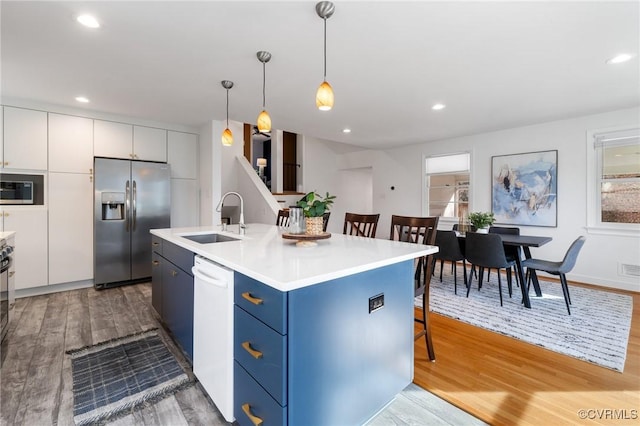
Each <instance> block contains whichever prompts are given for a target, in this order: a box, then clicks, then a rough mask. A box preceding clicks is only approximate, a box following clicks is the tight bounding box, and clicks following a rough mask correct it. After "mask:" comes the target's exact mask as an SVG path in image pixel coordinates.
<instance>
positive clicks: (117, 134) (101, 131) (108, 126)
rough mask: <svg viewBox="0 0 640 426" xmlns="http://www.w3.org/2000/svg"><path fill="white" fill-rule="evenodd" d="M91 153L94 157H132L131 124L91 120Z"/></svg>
mask: <svg viewBox="0 0 640 426" xmlns="http://www.w3.org/2000/svg"><path fill="white" fill-rule="evenodd" d="M93 153H94V155H95V156H96V157H110V158H125V159H129V160H130V159H132V158H133V126H132V125H131V124H123V123H114V122H112V121H102V120H94V121H93Z"/></svg>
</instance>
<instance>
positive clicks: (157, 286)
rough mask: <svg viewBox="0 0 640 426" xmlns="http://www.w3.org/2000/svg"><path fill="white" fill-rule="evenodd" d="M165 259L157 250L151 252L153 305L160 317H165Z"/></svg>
mask: <svg viewBox="0 0 640 426" xmlns="http://www.w3.org/2000/svg"><path fill="white" fill-rule="evenodd" d="M163 263H164V259H163V258H162V256H160V255H159V254H158V253H156V252H152V253H151V306H153V309H155V310H156V312H157V313H158V315H160V318H163V319H164V316H163V312H162V264H163Z"/></svg>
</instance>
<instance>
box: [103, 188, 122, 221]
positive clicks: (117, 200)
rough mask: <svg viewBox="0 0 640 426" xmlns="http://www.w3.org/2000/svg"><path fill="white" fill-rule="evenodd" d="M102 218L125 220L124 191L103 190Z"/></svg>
mask: <svg viewBox="0 0 640 426" xmlns="http://www.w3.org/2000/svg"><path fill="white" fill-rule="evenodd" d="M101 201H102V220H124V202H125V199H124V192H103V193H102V196H101Z"/></svg>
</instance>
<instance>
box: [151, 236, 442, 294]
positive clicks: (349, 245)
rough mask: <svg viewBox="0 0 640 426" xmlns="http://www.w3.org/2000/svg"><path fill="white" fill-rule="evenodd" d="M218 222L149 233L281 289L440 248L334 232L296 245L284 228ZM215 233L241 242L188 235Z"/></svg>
mask: <svg viewBox="0 0 640 426" xmlns="http://www.w3.org/2000/svg"><path fill="white" fill-rule="evenodd" d="M220 229H221V228H220V227H218V226H207V227H192V228H167V229H152V230H151V234H153V235H156V236H158V237H160V238H162V239H164V240H167V241H169V242H172V243H174V244H176V245H178V246H180V247H182V248H185V249H187V250H190V251H192V252H194V253H196V254H199V255H202V256H204V257H206V258H208V259H210V260H213V261H214V262H217V263H219V264H221V265H224V266H226V267H228V268H230V269H233V270H234V271H237V272H240V273H241V274H244V275H247V276H249V277H251V278H254V279H256V280H258V281H261V282H263V283H265V284H267V285H269V286H271V287H273V288H276V289H278V290H280V291H290V290H295V289H298V288H302V287H306V286H309V285H313V284H317V283H321V282H324V281H328V280H332V279H336V278H341V277H345V276H348V275H353V274H357V273H360V272H364V271H368V270H370V269H375V268H379V267H382V266H387V265H391V264H394V263H398V262H402V261H405V260H410V259H414V258H417V257H420V256H426V255H429V254H432V253H435V252H437V251H438V247H436V246H426V245H421V244H409V243H401V242H397V241H389V240H383V239H376V238H363V237H355V236H350V235H342V234H331V238H329V239H326V240H319V241H317V243H318V245H317V246H315V247H297V246H296V244H295V241H293V240H285V239H284V238H282V234H283V233H285V232H286V228H282V227H278V226H275V225H265V224H260V223H252V224H248V225H247V229H246V235H238V233H237V229H238V226H237V225H230V226H229V229H230V231H227V232H221V231H220ZM211 232H216V233H220V234H223V235H228V236H231V237H235V238H241V240H240V241H229V242H222V243H212V244H200V243H196V242H194V241H191V240H188V239H186V238H183V237H182V236H181V235H185V234H206V233H211Z"/></svg>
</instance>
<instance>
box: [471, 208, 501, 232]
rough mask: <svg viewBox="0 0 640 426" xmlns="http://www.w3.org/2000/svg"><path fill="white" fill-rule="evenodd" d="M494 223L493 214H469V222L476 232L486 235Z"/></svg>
mask: <svg viewBox="0 0 640 426" xmlns="http://www.w3.org/2000/svg"><path fill="white" fill-rule="evenodd" d="M495 221H496V218H495V216H494V215H493V212H471V213H469V222H471V225H473V226H474V227H475V228H476V232H480V233H482V234H486V233H487V232H489V226H491V225H493V222H495Z"/></svg>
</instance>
